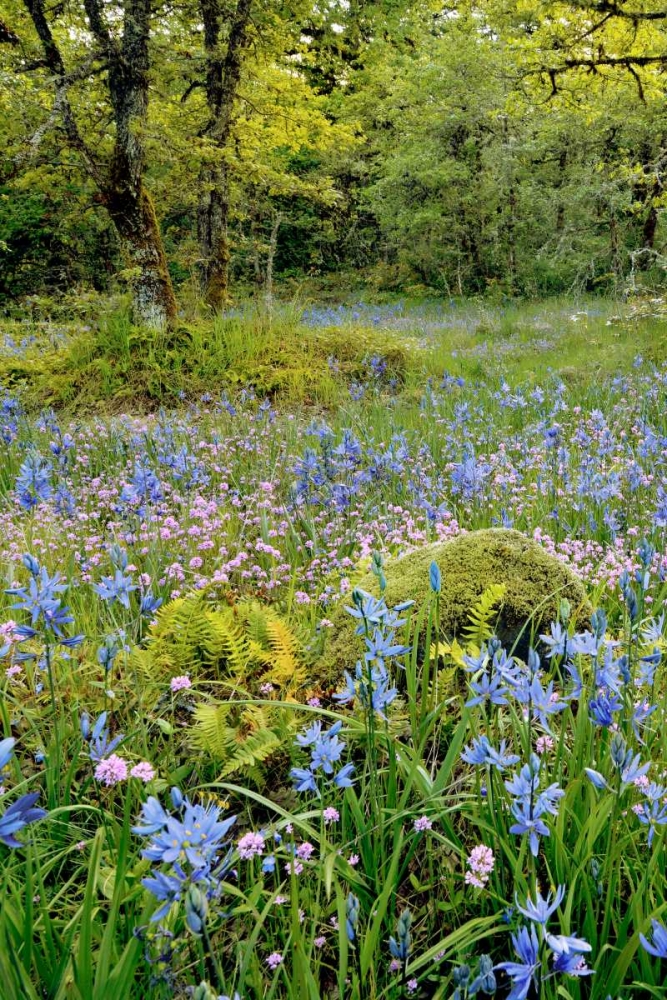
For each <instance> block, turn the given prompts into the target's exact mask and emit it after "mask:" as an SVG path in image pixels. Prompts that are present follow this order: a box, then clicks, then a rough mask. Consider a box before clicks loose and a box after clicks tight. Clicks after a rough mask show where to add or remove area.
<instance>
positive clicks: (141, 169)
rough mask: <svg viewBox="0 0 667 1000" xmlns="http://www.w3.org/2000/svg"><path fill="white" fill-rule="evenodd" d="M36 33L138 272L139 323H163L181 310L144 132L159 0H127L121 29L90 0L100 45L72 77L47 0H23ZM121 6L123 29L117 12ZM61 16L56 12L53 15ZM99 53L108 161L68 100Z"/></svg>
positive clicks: (60, 103)
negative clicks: (110, 140)
mask: <svg viewBox="0 0 667 1000" xmlns="http://www.w3.org/2000/svg"><path fill="white" fill-rule="evenodd" d="M24 3H25V6H26V8H27V10H28V13H29V14H30V17H31V19H32V22H33V24H34V27H35V30H36V32H37V35H38V36H39V39H40V42H41V45H42V51H43V53H44V64H45V65H46V67H47V68H48V70H49V73H50V76H51V81H52V84H53V87H54V91H55V101H54V106H53V113H54V114H57V115H58V116H59V117H60V118H61V120H62V122H63V127H64V131H65V135H66V137H67V141H68V144H69V146H70V147H71V148H72V149H75V150H76V151H77V152H78V153H79V155H80V156H81V158H82V160H83V163H84V166H85V167H86V170H87V172H88V174H89V175H90V176H91V177H92V179H93V180H94V181H95V184H96V185H97V187H98V189H99V191H100V200H101V202H102V204H103V205H104V206H105V207H106V208H107V210H108V212H109V216H110V218H111V220H112V222H113V223H114V225H115V227H116V230H117V232H118V236H119V239H120V243H121V247H122V249H123V253H124V256H125V258H126V260H127V264H128V265H129V267H130V268H131V269H132V270H133V271H134V272H135V274H134V277H133V283H132V302H133V314H134V319H135V322H137V323H140V324H145V325H146V326H150V327H161V326H165V325H166V324H167V323H169V322H170V321H171V320H172V319H173V318H174V316H175V315H176V300H175V297H174V290H173V287H172V283H171V278H170V276H169V271H168V269H167V262H166V258H165V253H164V245H163V243H162V237H161V235H160V227H159V226H158V223H157V219H156V216H155V209H154V208H153V203H152V202H151V199H150V196H149V194H148V192H147V191H146V188H145V186H144V175H145V156H144V146H143V130H144V128H145V125H146V118H147V114H148V74H149V69H150V58H149V49H148V42H149V35H150V25H151V16H152V0H123V2H122V3H119V4H118V8H117V9H114V31H112V30H111V28H110V27H109V24H110V23H111V22H108V21H107V15H106V10H105V5H104V3H103V0H84V8H85V14H86V19H87V22H88V27H89V29H90V33H91V35H92V37H93V39H94V41H95V44H96V46H97V51H94V52H93V53H92V54H91V62H90V63H88V62H86V63H84V64H83V65H82V66H80V67H79V68H78V69H77V70H75V71H73V72H72V73H70V74H69V76H68V74H67V72H66V70H65V64H64V61H63V57H62V54H61V52H60V49H59V48H58V45H57V43H56V40H55V38H54V36H53V33H52V31H51V26H50V23H49V19H48V14H51V13H52V11H51V10H49V11H48V13H47V9H46V7H45V0H24ZM119 11H122V14H123V19H122V34H120V35H119V30H118V25H117V22H118V17H117V15H118V13H119ZM53 16H54V17H55V16H57V15H55V14H54V15H53ZM94 58H101V59H103V60H104V61H105V63H106V65H107V81H108V82H107V87H108V99H109V103H110V105H111V111H112V115H111V118H112V120H113V123H114V125H115V136H114V146H113V152H112V154H111V158H110V160H108V161H107V162H106V163H102V162H100V161H99V160H98V155H97V152H95V151H93V149H92V148H91V147H90V145H89V144H88V143H87V142H86V141H85V139H84V137H83V136H82V135H81V133H80V131H79V128H78V125H77V122H76V119H75V116H74V112H73V109H72V106H71V104H70V101H69V87H70V86H71V84H72V83H74V82H75V81H76V80H78V79H83V78H84V76H85V75H86V74H87V73H89V72H90V66H91V65H92V60H93V59H94Z"/></svg>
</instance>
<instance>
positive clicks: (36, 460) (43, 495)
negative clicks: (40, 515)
mask: <svg viewBox="0 0 667 1000" xmlns="http://www.w3.org/2000/svg"><path fill="white" fill-rule="evenodd" d="M51 472H52V466H51V464H50V463H49V462H47V461H46V459H44V458H42V456H41V455H40V454H39V453H38V452H32V453H31V454H30V455H28V457H27V458H26V460H25V461H24V462H23V464H22V465H21V468H20V469H19V474H18V476H17V477H16V493H17V496H18V498H19V503H20V504H21V506H22V507H23V508H24V509H25V510H32V508H33V507H36V506H37V505H38V504H39V503H41V502H42V501H44V500H49V499H50V497H51V495H52V494H53V488H52V486H51Z"/></svg>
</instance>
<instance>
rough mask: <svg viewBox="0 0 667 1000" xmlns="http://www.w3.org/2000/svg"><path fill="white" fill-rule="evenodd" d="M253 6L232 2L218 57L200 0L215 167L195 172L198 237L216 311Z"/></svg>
mask: <svg viewBox="0 0 667 1000" xmlns="http://www.w3.org/2000/svg"><path fill="white" fill-rule="evenodd" d="M252 2H253V0H237V6H236V10H235V12H234V16H233V18H232V22H231V24H230V27H229V37H228V39H227V50H226V52H225V56H224V58H222V57H221V55H220V29H221V11H220V5H219V0H200V9H201V14H202V20H203V22H204V49H205V52H206V101H207V104H208V109H209V115H210V118H209V122H208V124H207V126H206V128H205V129H204V132H203V134H204V135H205V136H207V137H208V138H209V139H210V140H211V143H212V145H213V147H214V151H215V154H216V158H217V163H215V165H213V166H211V165H210V164H204V166H203V167H202V169H201V171H200V174H199V192H200V193H199V205H198V209H197V236H198V239H199V256H200V261H201V263H200V270H201V277H202V285H203V287H204V297H205V299H206V301H207V303H208V304H209V305H210V306H212V307H213V309H216V310H217V309H221V308H222V307H223V306H224V305H225V304H226V303H227V301H228V299H229V261H230V257H231V254H230V247H229V208H230V205H229V167H228V165H227V162H226V160H225V153H226V149H227V145H228V142H229V138H230V135H231V131H232V124H233V117H232V116H233V111H234V102H235V101H236V95H237V91H238V85H239V80H240V79H241V66H242V62H243V52H244V50H245V48H246V45H247V43H248V25H249V22H250V11H251V7H252Z"/></svg>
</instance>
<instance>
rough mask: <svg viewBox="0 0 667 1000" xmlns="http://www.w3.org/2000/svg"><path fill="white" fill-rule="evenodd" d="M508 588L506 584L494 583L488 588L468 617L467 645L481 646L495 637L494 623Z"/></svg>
mask: <svg viewBox="0 0 667 1000" xmlns="http://www.w3.org/2000/svg"><path fill="white" fill-rule="evenodd" d="M506 589H507V587H506V585H505V584H504V583H492V584H491V586H490V587H487V588H486V590H485V591H484V593H483V594H482V596H481V597H480V599H479V600H478V602H477V604H476V605H475V606H474V608H472V609H471V611H470V612H469V615H468V620H469V624H468V625H466V627H465V628H464V629H463V638H464V640H465V642H466V643H475V644H476V645H477V646H481V645H482V643H483V642H486V641H487V640H488V639H490V638H491V636H492V635H493V624H492V622H494V621H495V619H496V618H497V616H498V605H499V604H501V603H502V600H503V598H504V596H505V591H506Z"/></svg>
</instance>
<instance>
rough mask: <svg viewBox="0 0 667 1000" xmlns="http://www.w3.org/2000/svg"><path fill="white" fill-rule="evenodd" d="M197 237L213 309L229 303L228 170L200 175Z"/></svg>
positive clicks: (204, 171) (209, 169)
mask: <svg viewBox="0 0 667 1000" xmlns="http://www.w3.org/2000/svg"><path fill="white" fill-rule="evenodd" d="M197 237H198V240H199V256H200V261H201V264H200V269H201V277H202V285H203V288H204V298H205V300H206V302H207V303H208V305H210V306H212V307H213V309H215V310H219V309H222V308H223V307H224V306H225V305H226V304H227V303H228V301H229V262H230V259H231V253H230V249H229V182H228V178H227V167H226V166H217V167H211V166H204V167H202V169H201V170H200V172H199V204H198V206H197Z"/></svg>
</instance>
